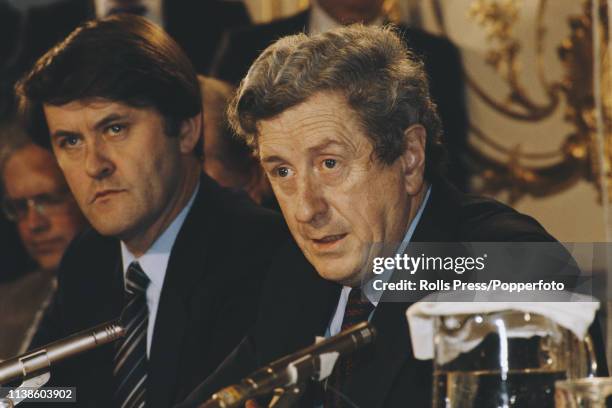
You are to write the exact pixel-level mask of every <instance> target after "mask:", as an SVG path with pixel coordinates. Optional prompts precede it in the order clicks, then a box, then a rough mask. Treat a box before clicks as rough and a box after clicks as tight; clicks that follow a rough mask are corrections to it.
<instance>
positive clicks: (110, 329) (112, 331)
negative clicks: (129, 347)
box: [0, 322, 125, 408]
mask: <svg viewBox="0 0 612 408" xmlns="http://www.w3.org/2000/svg"><path fill="white" fill-rule="evenodd" d="M124 335H125V329H124V327H123V326H121V325H120V324H119V323H118V322H107V323H103V324H100V325H98V326H95V327H92V328H90V329H87V330H83V331H81V332H79V333H76V334H73V335H71V336H69V337H66V338H64V339H61V340H58V341H56V342H54V343H51V344H48V345H46V346H44V347H40V348H38V349H36V350H33V351H30V352H27V353H25V354H22V355H20V356H17V357H15V358H12V359H9V360H6V361H2V362H0V385H2V384H3V383H7V382H11V381H15V380H17V379H20V378H23V381H22V383H21V384H20V385H19V386H18V387H17V388H12V389H11V390H9V391H8V393H10V391H13V390H14V394H15V395H17V398H9V397H7V396H6V395H0V408H4V407H8V408H12V407H13V406H14V405H17V404H19V403H20V402H22V401H23V400H24V399H26V397H25V396H24V393H23V392H20V391H21V390H25V389H28V390H33V391H35V390H38V389H40V388H41V387H42V386H44V385H45V384H47V382H48V381H49V379H50V378H51V374H50V369H51V366H52V364H54V363H57V362H60V361H62V360H64V359H67V358H70V357H72V356H75V355H77V354H80V353H83V352H86V351H89V350H91V349H94V348H97V347H100V346H103V345H105V344H108V343H111V342H113V341H115V340H117V339H119V338H121V337H123V336H124ZM26 395H27V393H26Z"/></svg>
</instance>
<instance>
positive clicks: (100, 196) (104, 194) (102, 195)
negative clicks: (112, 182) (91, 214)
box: [91, 190, 124, 204]
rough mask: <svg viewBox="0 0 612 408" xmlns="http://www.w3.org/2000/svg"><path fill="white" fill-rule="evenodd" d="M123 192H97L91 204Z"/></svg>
mask: <svg viewBox="0 0 612 408" xmlns="http://www.w3.org/2000/svg"><path fill="white" fill-rule="evenodd" d="M123 191H124V190H102V191H98V192H97V193H96V194H94V196H93V198H92V200H91V203H92V204H93V203H94V202H96V201H99V200H102V199H104V198H106V197H109V196H111V195H114V194H117V193H121V192H123Z"/></svg>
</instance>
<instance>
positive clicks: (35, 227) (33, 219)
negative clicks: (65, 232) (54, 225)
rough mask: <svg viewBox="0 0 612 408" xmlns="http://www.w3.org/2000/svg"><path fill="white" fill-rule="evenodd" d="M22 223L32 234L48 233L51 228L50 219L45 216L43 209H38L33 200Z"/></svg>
mask: <svg viewBox="0 0 612 408" xmlns="http://www.w3.org/2000/svg"><path fill="white" fill-rule="evenodd" d="M21 222H24V223H25V224H26V226H27V228H28V230H30V232H32V233H40V232H43V231H46V230H48V229H49V227H50V226H51V223H50V222H49V218H48V217H47V215H45V214H44V212H43V211H42V208H40V207H38V205H37V204H36V203H34V202H33V201H31V200H30V201H28V212H27V213H26V215H25V218H24V219H23V220H22V221H21Z"/></svg>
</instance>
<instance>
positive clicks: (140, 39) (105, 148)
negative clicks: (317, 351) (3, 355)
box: [18, 16, 287, 407]
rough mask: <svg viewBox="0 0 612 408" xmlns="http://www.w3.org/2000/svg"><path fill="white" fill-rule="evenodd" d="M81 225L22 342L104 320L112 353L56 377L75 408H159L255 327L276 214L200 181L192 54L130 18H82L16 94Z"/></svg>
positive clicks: (277, 231) (88, 358)
mask: <svg viewBox="0 0 612 408" xmlns="http://www.w3.org/2000/svg"><path fill="white" fill-rule="evenodd" d="M18 93H19V97H20V98H21V102H22V106H23V107H24V113H25V114H26V116H27V118H29V120H28V122H29V123H31V124H38V125H39V127H38V128H33V129H32V130H31V131H32V132H33V133H34V134H35V136H36V137H37V138H38V140H39V141H41V143H46V144H49V143H50V144H51V148H52V150H53V152H54V154H55V156H56V158H57V161H58V164H59V166H60V168H61V169H62V172H63V173H64V175H65V177H66V180H67V182H68V185H69V187H70V189H71V190H72V192H73V195H74V197H75V199H76V201H77V203H78V204H79V206H80V208H81V210H82V211H83V213H84V215H85V216H86V217H87V219H88V220H89V221H90V223H91V225H92V226H93V230H91V231H89V232H87V233H85V234H83V235H82V236H80V237H79V238H77V239H76V240H75V242H73V244H72V245H71V247H70V248H69V249H68V252H67V254H66V256H65V258H64V260H63V261H62V265H61V267H60V274H59V288H58V293H57V298H56V299H57V301H56V302H55V304H54V305H53V307H52V309H51V310H50V313H49V314H48V316H46V318H45V321H44V322H43V325H42V328H41V330H40V332H39V333H38V335H37V337H36V339H35V345H41V344H45V343H48V342H50V341H53V340H56V339H59V338H62V337H65V336H67V335H69V334H71V333H74V332H77V331H80V330H83V329H86V328H89V327H91V326H94V325H96V324H99V323H101V322H104V321H108V320H112V319H116V318H117V317H118V316H119V315H121V321H122V323H123V324H124V326H125V328H126V336H125V337H124V338H123V339H121V340H119V341H118V342H116V344H113V345H109V346H105V347H102V348H100V349H98V350H95V351H93V352H91V353H87V354H85V355H82V356H78V357H76V358H74V359H73V360H71V361H68V362H66V364H60V365H58V366H57V367H53V370H52V378H54V385H63V386H73V387H76V388H77V390H76V395H77V401H78V402H79V406H88V407H89V406H91V407H94V406H95V407H97V406H100V407H107V406H127V407H139V406H142V404H144V403H146V406H148V407H168V406H170V405H172V404H173V403H174V402H177V401H180V400H181V399H182V398H184V397H185V395H186V393H187V392H188V391H189V390H190V389H192V388H193V387H194V386H195V384H196V383H197V382H198V381H201V379H202V378H206V377H207V376H208V374H210V373H211V371H212V370H213V369H214V368H215V367H216V366H217V365H218V364H219V363H220V361H221V360H222V358H223V357H224V356H225V355H226V354H227V353H229V351H231V350H232V348H233V347H234V346H235V345H236V344H237V343H238V341H239V340H240V338H242V336H243V335H244V333H245V331H246V329H247V328H248V327H249V326H250V325H251V324H252V322H253V320H254V317H255V313H256V310H257V299H258V294H259V288H260V282H261V280H262V276H263V272H264V270H265V269H267V267H268V266H269V265H268V264H269V263H270V262H271V259H272V254H273V251H274V249H275V247H276V246H277V245H279V244H280V243H282V242H286V241H287V234H286V232H285V227H284V224H283V223H282V220H281V219H280V217H279V216H278V215H276V214H275V213H272V212H268V211H266V210H262V209H260V208H257V207H255V205H254V204H253V203H252V202H251V201H250V200H248V199H246V198H245V197H242V196H236V195H234V194H233V193H230V192H228V191H227V190H225V189H223V188H221V187H219V186H218V185H217V184H216V183H215V182H214V181H213V180H211V179H210V178H208V177H206V176H204V175H202V173H201V163H200V161H199V158H200V157H201V155H202V152H201V149H202V146H201V140H202V137H201V136H202V134H201V133H202V105H201V104H202V102H201V100H202V99H201V94H200V88H199V83H198V80H197V77H196V74H195V71H194V69H193V67H192V65H191V63H190V62H189V59H188V58H187V57H186V56H185V55H184V54H183V53H182V51H181V50H180V48H179V47H178V45H177V44H176V43H175V42H174V41H173V40H172V39H171V38H170V37H169V36H168V35H166V34H165V33H164V32H163V31H162V30H161V29H160V28H159V27H158V26H156V25H154V24H152V23H150V22H149V21H148V20H146V19H144V18H141V17H134V16H115V17H112V18H108V19H103V20H99V21H92V22H89V23H87V24H86V25H84V26H83V27H81V28H79V29H77V30H76V31H75V32H73V33H72V34H71V35H70V36H69V37H68V38H67V39H66V40H65V41H64V42H62V43H61V44H60V45H59V46H58V47H57V48H55V49H54V50H53V51H52V52H49V53H48V54H46V55H45V56H43V57H42V58H41V59H40V60H39V61H38V62H37V64H36V65H35V67H34V68H33V70H32V71H31V72H30V73H29V74H28V75H27V76H26V77H24V79H22V81H21V82H20V84H19V86H18Z"/></svg>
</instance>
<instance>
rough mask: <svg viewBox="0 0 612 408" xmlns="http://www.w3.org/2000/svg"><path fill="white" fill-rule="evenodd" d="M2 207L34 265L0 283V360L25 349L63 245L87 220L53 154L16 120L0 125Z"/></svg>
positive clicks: (49, 293) (47, 296) (52, 283)
mask: <svg viewBox="0 0 612 408" xmlns="http://www.w3.org/2000/svg"><path fill="white" fill-rule="evenodd" d="M0 185H1V186H2V195H3V197H2V209H3V211H4V213H5V215H6V217H7V218H8V219H9V220H11V221H12V222H14V223H15V224H16V226H17V231H18V233H19V238H20V239H21V241H22V243H23V245H24V247H25V248H26V250H27V252H28V254H29V255H30V257H31V258H32V259H33V260H34V261H35V262H36V264H37V266H38V269H37V270H35V271H33V272H30V273H27V274H23V275H22V276H20V277H19V278H18V279H16V280H14V281H11V282H8V283H5V284H2V285H0V314H1V315H2V316H3V320H2V329H1V330H0V359H5V358H9V357H13V356H14V355H16V354H18V353H20V352H24V351H25V350H26V348H27V346H28V345H29V342H30V340H31V339H32V335H33V334H34V331H35V330H36V327H37V325H38V320H39V319H40V317H41V313H42V311H43V310H44V308H45V307H46V304H48V302H49V301H50V299H51V296H52V295H53V292H54V289H55V273H56V270H57V269H58V267H59V263H60V260H61V259H62V256H63V255H64V252H65V250H66V248H67V247H68V244H70V242H71V241H72V239H73V238H74V237H75V235H76V234H77V233H78V232H79V231H81V230H82V229H83V228H84V227H85V225H86V221H85V218H84V217H83V214H82V213H81V211H80V210H79V207H78V206H77V204H76V202H75V201H74V198H73V197H72V194H71V193H70V190H69V189H68V185H67V184H66V180H65V179H64V176H63V175H62V172H61V170H60V168H59V166H58V165H57V162H56V160H55V157H53V154H52V153H51V152H50V151H48V150H46V149H44V148H42V147H40V146H38V145H36V144H34V142H33V141H32V140H31V139H30V138H29V136H28V135H27V134H26V133H25V131H24V130H23V129H22V128H21V127H19V126H17V125H15V124H11V125H3V126H1V127H0Z"/></svg>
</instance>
